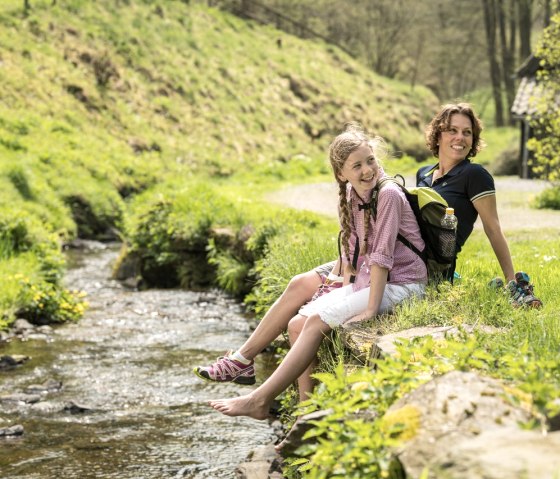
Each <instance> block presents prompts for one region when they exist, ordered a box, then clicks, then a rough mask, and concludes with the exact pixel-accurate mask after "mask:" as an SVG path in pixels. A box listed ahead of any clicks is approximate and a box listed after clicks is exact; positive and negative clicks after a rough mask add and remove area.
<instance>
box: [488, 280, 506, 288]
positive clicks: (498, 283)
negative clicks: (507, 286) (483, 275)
mask: <svg viewBox="0 0 560 479" xmlns="http://www.w3.org/2000/svg"><path fill="white" fill-rule="evenodd" d="M488 287H489V288H491V289H495V290H496V291H498V290H503V289H504V280H503V279H502V278H494V279H493V280H492V281H490V282H489V283H488Z"/></svg>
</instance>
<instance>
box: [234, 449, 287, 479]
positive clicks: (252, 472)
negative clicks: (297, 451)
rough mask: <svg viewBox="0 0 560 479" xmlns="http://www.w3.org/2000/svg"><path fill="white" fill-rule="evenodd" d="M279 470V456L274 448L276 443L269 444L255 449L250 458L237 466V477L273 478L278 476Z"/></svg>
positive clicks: (238, 478) (252, 478) (245, 478)
mask: <svg viewBox="0 0 560 479" xmlns="http://www.w3.org/2000/svg"><path fill="white" fill-rule="evenodd" d="M279 472H280V460H279V456H278V454H277V452H276V450H275V449H274V444H268V445H266V446H261V447H258V448H256V449H254V450H253V451H252V452H251V454H250V455H249V457H248V460H247V461H246V462H243V463H241V464H239V466H237V468H236V470H235V477H236V478H237V479H273V478H275V477H278V476H277V474H278V473H279ZM279 477H282V475H280V476H279Z"/></svg>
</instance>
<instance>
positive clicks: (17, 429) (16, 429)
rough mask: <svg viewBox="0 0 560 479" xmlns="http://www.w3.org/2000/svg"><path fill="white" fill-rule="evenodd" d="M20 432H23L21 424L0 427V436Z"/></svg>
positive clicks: (19, 434) (15, 434)
mask: <svg viewBox="0 0 560 479" xmlns="http://www.w3.org/2000/svg"><path fill="white" fill-rule="evenodd" d="M22 434H23V426H22V425H21V424H16V425H15V426H10V427H2V428H0V437H13V436H21V435H22Z"/></svg>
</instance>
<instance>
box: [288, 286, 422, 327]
mask: <svg viewBox="0 0 560 479" xmlns="http://www.w3.org/2000/svg"><path fill="white" fill-rule="evenodd" d="M425 289H426V286H425V285H424V284H422V283H412V284H387V285H386V286H385V291H384V293H383V299H382V300H381V305H380V306H379V311H378V314H383V313H389V312H391V311H392V310H393V309H394V307H395V306H396V305H397V304H399V303H401V302H402V301H404V300H405V299H409V298H413V297H420V298H421V297H422V296H424V291H425ZM368 301H369V288H365V289H361V290H360V291H356V292H354V290H353V289H352V285H348V286H344V287H342V288H338V289H335V290H333V291H331V292H330V293H328V294H325V295H323V296H321V297H319V298H317V299H316V300H314V301H311V302H310V303H307V304H306V305H305V306H302V307H301V308H300V310H299V314H301V315H302V316H311V315H313V314H318V315H319V317H320V318H321V320H322V321H323V322H325V323H326V324H328V325H329V326H330V327H331V328H333V329H334V328H336V327H337V326H340V325H341V324H344V323H345V322H346V321H348V320H349V319H352V318H353V317H354V316H356V315H358V314H360V313H363V312H364V311H365V310H366V309H367V304H368Z"/></svg>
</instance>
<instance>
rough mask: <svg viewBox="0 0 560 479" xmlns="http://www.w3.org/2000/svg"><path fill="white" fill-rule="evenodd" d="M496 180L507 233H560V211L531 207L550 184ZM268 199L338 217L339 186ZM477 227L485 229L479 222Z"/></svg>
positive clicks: (291, 190)
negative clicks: (532, 201)
mask: <svg viewBox="0 0 560 479" xmlns="http://www.w3.org/2000/svg"><path fill="white" fill-rule="evenodd" d="M495 181H496V191H497V199H498V212H499V214H500V222H501V224H502V228H503V229H504V231H515V230H524V229H530V230H535V229H540V228H558V229H559V230H560V211H553V210H537V209H533V208H530V206H529V204H530V202H531V200H532V199H533V198H534V197H535V196H536V195H537V194H538V193H540V192H541V191H542V190H544V189H545V188H546V187H547V186H548V183H547V182H545V181H539V180H522V179H520V178H517V177H513V176H507V177H499V178H496V179H495ZM406 184H407V185H414V180H413V179H412V178H407V179H406ZM267 199H268V200H269V201H271V202H273V203H278V204H284V205H286V206H289V207H292V208H296V209H305V210H309V211H313V212H315V213H321V214H325V215H327V216H332V217H336V215H337V213H336V211H337V205H338V186H337V185H336V184H335V183H316V184H311V185H299V186H291V187H288V188H284V189H281V190H278V191H274V192H272V193H270V194H269V195H268V196H267ZM475 228H476V229H482V223H481V221H480V219H479V220H478V221H477V222H476V224H475Z"/></svg>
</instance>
